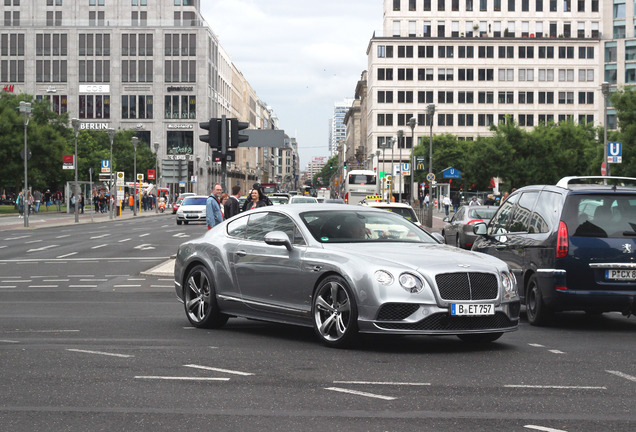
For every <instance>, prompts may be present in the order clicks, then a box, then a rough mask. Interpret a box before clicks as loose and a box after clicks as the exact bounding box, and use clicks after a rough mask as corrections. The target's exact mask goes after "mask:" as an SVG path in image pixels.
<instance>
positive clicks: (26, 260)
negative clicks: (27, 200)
mask: <svg viewBox="0 0 636 432" xmlns="http://www.w3.org/2000/svg"><path fill="white" fill-rule="evenodd" d="M55 259H56V258H22V259H2V260H0V263H7V264H33V263H38V262H43V261H44V262H46V261H51V262H55ZM108 259H109V260H116V261H166V260H169V259H170V257H169V256H157V257H120V258H117V257H112V258H108ZM100 260H102V258H90V259H87V258H70V259H61V260H60V261H62V262H68V261H72V262H83V261H99V262H101V261H100Z"/></svg>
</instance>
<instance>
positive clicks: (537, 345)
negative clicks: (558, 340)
mask: <svg viewBox="0 0 636 432" xmlns="http://www.w3.org/2000/svg"><path fill="white" fill-rule="evenodd" d="M528 345H530V346H531V347H535V348H545V345H541V344H537V343H531V344H528Z"/></svg>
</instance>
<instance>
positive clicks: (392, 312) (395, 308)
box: [378, 303, 420, 321]
mask: <svg viewBox="0 0 636 432" xmlns="http://www.w3.org/2000/svg"><path fill="white" fill-rule="evenodd" d="M419 308H420V306H419V305H416V304H412V303H389V304H385V305H383V306H382V307H381V308H380V311H379V312H378V320H379V321H401V320H403V319H405V318H407V317H409V316H411V315H413V313H414V312H415V311H417V310H418V309H419Z"/></svg>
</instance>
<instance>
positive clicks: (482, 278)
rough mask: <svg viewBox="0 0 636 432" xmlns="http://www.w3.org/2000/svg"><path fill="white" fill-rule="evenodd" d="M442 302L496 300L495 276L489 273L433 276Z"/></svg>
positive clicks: (496, 286)
mask: <svg viewBox="0 0 636 432" xmlns="http://www.w3.org/2000/svg"><path fill="white" fill-rule="evenodd" d="M435 282H436V283H437V288H438V289H439V294H440V296H441V297H442V298H443V299H444V300H490V299H495V298H497V290H498V285H497V276H495V275H494V274H491V273H442V274H438V275H437V276H435Z"/></svg>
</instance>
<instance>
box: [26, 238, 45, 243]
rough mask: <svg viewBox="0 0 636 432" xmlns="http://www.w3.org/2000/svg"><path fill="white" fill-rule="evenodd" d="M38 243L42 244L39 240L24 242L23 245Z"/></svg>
mask: <svg viewBox="0 0 636 432" xmlns="http://www.w3.org/2000/svg"><path fill="white" fill-rule="evenodd" d="M40 242H42V240H41V239H40V240H31V241H28V242H24V244H31V243H40Z"/></svg>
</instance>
